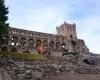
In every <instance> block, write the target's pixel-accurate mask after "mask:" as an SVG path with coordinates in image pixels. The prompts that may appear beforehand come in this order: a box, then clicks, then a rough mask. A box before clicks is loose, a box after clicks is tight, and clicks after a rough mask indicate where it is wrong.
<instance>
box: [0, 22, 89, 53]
mask: <svg viewBox="0 0 100 80" xmlns="http://www.w3.org/2000/svg"><path fill="white" fill-rule="evenodd" d="M56 30H57V35H55V34H48V33H41V32H36V31H28V30H24V29H18V28H12V27H10V29H9V41H8V44H6V43H5V44H3V45H2V47H1V50H2V49H4V48H6V49H7V50H8V51H17V52H27V51H28V52H32V51H34V50H35V49H36V48H37V46H38V45H40V44H41V43H42V44H43V45H45V46H46V47H47V50H49V51H54V52H60V51H63V50H66V51H68V52H80V53H88V52H89V49H88V48H87V46H86V45H85V42H84V40H82V39H78V38H77V32H76V24H75V23H73V24H69V23H66V22H64V23H63V24H62V25H60V26H58V27H56Z"/></svg>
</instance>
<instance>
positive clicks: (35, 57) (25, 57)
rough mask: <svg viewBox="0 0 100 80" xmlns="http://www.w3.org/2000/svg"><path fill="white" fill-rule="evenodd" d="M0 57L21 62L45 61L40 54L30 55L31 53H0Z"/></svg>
mask: <svg viewBox="0 0 100 80" xmlns="http://www.w3.org/2000/svg"><path fill="white" fill-rule="evenodd" d="M0 55H3V56H7V57H9V58H15V59H22V60H46V57H44V56H43V55H42V54H37V53H35V54H31V53H17V52H6V51H0Z"/></svg>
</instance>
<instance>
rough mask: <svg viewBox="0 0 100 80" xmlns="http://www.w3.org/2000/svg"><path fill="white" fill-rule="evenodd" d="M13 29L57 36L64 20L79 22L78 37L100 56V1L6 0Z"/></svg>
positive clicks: (77, 23)
mask: <svg viewBox="0 0 100 80" xmlns="http://www.w3.org/2000/svg"><path fill="white" fill-rule="evenodd" d="M5 1H6V3H5V4H6V6H8V7H9V14H8V16H9V20H8V22H9V23H10V26H11V27H16V28H22V29H27V30H32V31H39V32H46V33H53V34H56V26H59V25H60V24H62V23H63V22H64V21H66V22H68V23H76V25H77V35H78V38H80V39H84V40H85V42H86V45H87V46H88V48H89V49H90V51H91V52H94V53H100V45H99V42H100V0H5Z"/></svg>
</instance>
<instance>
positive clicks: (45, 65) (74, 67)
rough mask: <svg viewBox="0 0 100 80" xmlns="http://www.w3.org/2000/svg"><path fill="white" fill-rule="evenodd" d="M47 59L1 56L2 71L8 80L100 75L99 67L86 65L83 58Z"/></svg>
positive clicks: (53, 57)
mask: <svg viewBox="0 0 100 80" xmlns="http://www.w3.org/2000/svg"><path fill="white" fill-rule="evenodd" d="M46 57H47V60H35V61H25V60H19V59H11V58H8V57H4V56H0V69H1V70H0V71H2V72H4V73H6V75H5V77H7V76H8V77H9V78H8V80H51V78H53V76H55V78H54V79H52V80H65V79H58V78H59V76H60V75H62V77H63V75H65V74H66V75H69V74H71V75H75V74H91V75H92V74H94V75H96V74H100V66H99V65H88V64H85V63H83V62H82V57H81V56H68V57H67V56H66V57H55V56H46ZM2 72H0V74H1V73H2ZM57 76H58V78H57ZM56 78H57V79H56ZM76 79H77V78H76ZM1 80H6V79H1ZM68 80H72V79H68ZM77 80H79V79H77ZM95 80H97V79H95Z"/></svg>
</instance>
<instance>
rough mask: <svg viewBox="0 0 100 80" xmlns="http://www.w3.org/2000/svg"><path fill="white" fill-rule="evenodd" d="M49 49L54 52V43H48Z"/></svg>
mask: <svg viewBox="0 0 100 80" xmlns="http://www.w3.org/2000/svg"><path fill="white" fill-rule="evenodd" d="M49 48H50V49H51V50H54V41H51V42H50V43H49Z"/></svg>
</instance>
